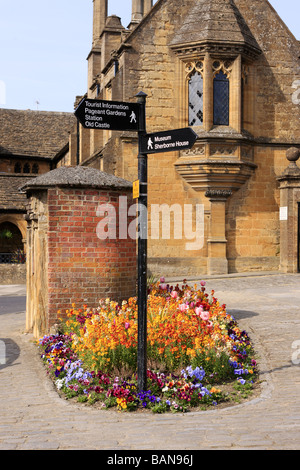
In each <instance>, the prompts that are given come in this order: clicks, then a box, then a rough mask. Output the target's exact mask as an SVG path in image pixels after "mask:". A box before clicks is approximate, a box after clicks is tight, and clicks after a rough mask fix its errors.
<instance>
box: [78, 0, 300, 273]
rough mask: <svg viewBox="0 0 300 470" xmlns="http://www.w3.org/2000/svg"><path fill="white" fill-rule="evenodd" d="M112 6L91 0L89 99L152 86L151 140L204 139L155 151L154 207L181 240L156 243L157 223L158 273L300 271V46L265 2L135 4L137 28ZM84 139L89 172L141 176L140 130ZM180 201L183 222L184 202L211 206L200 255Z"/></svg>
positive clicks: (152, 242) (82, 135)
mask: <svg viewBox="0 0 300 470" xmlns="http://www.w3.org/2000/svg"><path fill="white" fill-rule="evenodd" d="M107 3H108V2H107V0H94V2H93V6H94V22H93V42H92V49H91V51H90V53H89V55H88V58H87V61H88V86H87V93H86V95H85V96H87V97H88V98H91V99H105V100H114V101H125V102H127V101H131V102H136V94H137V93H138V92H140V91H143V92H144V93H146V94H147V132H148V133H150V132H157V131H164V130H170V129H179V128H183V127H187V126H191V127H192V128H193V130H194V131H195V132H196V133H197V136H198V138H197V141H196V143H195V145H194V147H193V148H192V149H191V150H188V151H176V152H168V153H161V154H154V155H149V156H148V183H149V187H148V194H149V211H150V209H151V205H153V204H159V205H161V204H167V205H168V206H169V208H170V213H171V239H163V238H162V237H159V239H155V238H154V237H151V223H150V222H151V220H150V216H149V241H148V265H149V269H150V270H151V271H152V272H153V273H160V274H167V275H176V274H177V275H178V274H180V275H187V276H188V275H198V274H220V273H227V272H242V271H250V270H267V271H268V270H278V269H280V268H282V269H286V270H290V271H295V270H297V269H299V233H298V232H299V229H298V224H299V221H298V217H299V214H300V211H299V204H300V189H299V186H300V185H299V174H298V167H297V165H296V163H295V162H291V163H290V165H291V166H292V168H291V170H290V171H286V173H287V174H286V175H285V176H284V172H285V170H286V168H287V167H288V165H289V161H288V160H287V158H286V155H287V152H291V151H292V150H291V149H294V152H295V149H297V148H298V149H299V148H300V125H299V124H300V122H299V110H300V107H299V105H300V67H299V65H300V62H299V56H300V47H299V42H298V41H297V40H296V39H295V37H294V36H293V34H292V33H291V32H290V31H289V29H288V28H287V26H286V25H285V24H284V23H283V21H282V20H281V19H280V17H279V16H278V14H277V13H276V11H275V10H274V8H273V7H272V6H271V5H270V3H269V2H268V1H267V0H158V1H157V2H156V3H155V4H154V5H153V2H152V0H132V17H131V18H132V19H131V23H130V24H129V25H128V28H125V27H124V26H123V25H122V24H121V21H120V18H119V17H118V16H115V15H112V16H108V15H107V6H108V5H107ZM81 98H82V97H78V98H77V103H78V102H79V101H80V99H81ZM78 135H79V141H78V143H79V147H80V153H79V162H80V165H85V166H92V167H94V168H97V169H100V170H104V171H105V172H107V173H112V174H114V175H116V176H118V177H122V178H125V179H128V180H131V181H134V180H136V179H137V154H138V148H137V134H136V133H134V132H132V133H131V132H116V131H107V130H103V131H100V130H93V129H84V128H83V127H82V126H80V129H79V133H78ZM72 139H76V133H74V134H73V136H72ZM72 148H73V149H76V145H73V146H72ZM296 154H297V151H296ZM77 158H78V154H77ZM70 164H76V152H75V151H74V152H73V154H72V153H71V161H70ZM289 173H291V174H289ZM281 178H283V180H281ZM296 180H297V181H298V183H297V182H295V181H296ZM293 181H294V184H293ZM297 184H298V186H297ZM295 187H297V188H298V189H297V188H296V190H295ZM280 198H281V199H283V200H284V199H286V201H283V202H282V201H280ZM174 204H175V205H177V204H179V205H181V207H182V220H183V217H184V205H193V207H196V206H197V205H198V204H203V205H204V243H203V246H202V248H201V246H200V249H199V246H197V244H195V247H196V249H194V250H193V249H188V250H187V249H186V244H187V242H189V241H191V240H187V239H186V238H185V237H184V233H183V237H182V238H181V239H176V238H174V237H172V224H173V219H172V210H171V209H172V207H171V206H172V205H174ZM283 205H284V209H281V211H280V207H281V206H283ZM286 212H288V216H287V217H285V215H284V214H286ZM280 213H282V214H283V216H282V217H281V219H282V220H280ZM177 217H178V213H177ZM286 219H288V220H286ZM194 227H195V224H194ZM288 239H289V243H290V244H292V246H287V243H288V242H287V240H288ZM189 246H191V245H189ZM286 250H288V251H286ZM280 252H281V257H280ZM288 258H289V259H288Z"/></svg>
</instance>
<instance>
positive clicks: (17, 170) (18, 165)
mask: <svg viewBox="0 0 300 470" xmlns="http://www.w3.org/2000/svg"><path fill="white" fill-rule="evenodd" d="M14 172H15V173H21V172H22V168H21V163H19V162H17V163H16V164H15V168H14Z"/></svg>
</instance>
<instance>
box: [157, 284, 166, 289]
mask: <svg viewBox="0 0 300 470" xmlns="http://www.w3.org/2000/svg"><path fill="white" fill-rule="evenodd" d="M159 287H160V288H161V289H162V290H166V288H167V284H159Z"/></svg>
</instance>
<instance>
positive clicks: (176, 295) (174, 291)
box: [171, 290, 178, 299]
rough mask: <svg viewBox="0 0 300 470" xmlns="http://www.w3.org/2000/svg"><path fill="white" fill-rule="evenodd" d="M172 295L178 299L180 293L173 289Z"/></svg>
mask: <svg viewBox="0 0 300 470" xmlns="http://www.w3.org/2000/svg"><path fill="white" fill-rule="evenodd" d="M171 297H172V298H173V299H177V297H178V294H177V292H176V290H172V292H171Z"/></svg>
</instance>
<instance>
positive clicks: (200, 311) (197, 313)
mask: <svg viewBox="0 0 300 470" xmlns="http://www.w3.org/2000/svg"><path fill="white" fill-rule="evenodd" d="M202 312H203V307H196V308H195V313H196V315H198V317H199V316H200V315H201V313H202Z"/></svg>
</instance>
